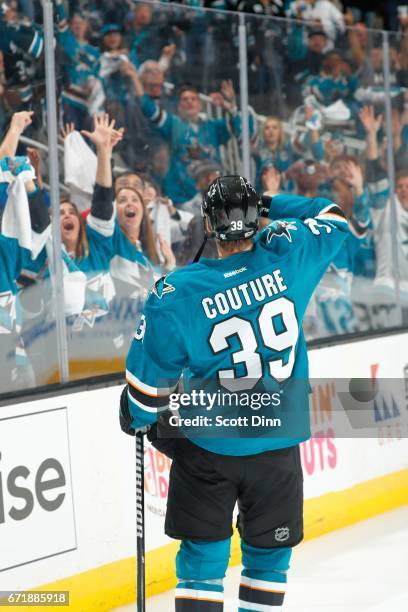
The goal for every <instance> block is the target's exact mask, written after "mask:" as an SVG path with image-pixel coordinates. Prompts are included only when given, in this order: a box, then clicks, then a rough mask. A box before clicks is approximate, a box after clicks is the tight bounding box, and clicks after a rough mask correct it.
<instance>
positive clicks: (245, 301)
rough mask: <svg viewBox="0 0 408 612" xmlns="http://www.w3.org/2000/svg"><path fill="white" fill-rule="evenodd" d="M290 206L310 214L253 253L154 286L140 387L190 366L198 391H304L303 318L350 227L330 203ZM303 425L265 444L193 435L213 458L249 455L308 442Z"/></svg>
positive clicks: (277, 223) (277, 225) (271, 231)
mask: <svg viewBox="0 0 408 612" xmlns="http://www.w3.org/2000/svg"><path fill="white" fill-rule="evenodd" d="M311 202H314V206H313V207H312V206H310V203H311ZM286 203H287V201H286V200H285V198H282V199H281V200H280V204H281V209H282V211H283V212H291V210H293V212H294V213H296V214H299V216H300V213H301V211H302V210H303V209H304V208H305V205H306V204H308V206H309V207H310V211H309V208H308V207H307V206H306V210H307V212H310V213H311V215H313V217H312V216H311V218H307V215H306V214H303V213H302V214H303V220H302V218H300V219H299V218H293V217H292V218H290V216H289V215H288V216H287V218H286V219H285V220H284V221H282V220H274V221H272V222H271V223H270V224H269V225H268V226H267V227H266V228H265V229H263V230H262V231H261V232H259V233H258V235H257V236H256V237H255V240H254V244H253V247H252V249H250V250H247V251H242V252H238V253H235V254H233V255H230V256H228V257H224V258H221V259H217V260H208V259H202V260H201V261H200V262H199V263H197V264H193V265H191V266H188V267H186V268H183V269H181V270H178V271H176V272H174V273H171V274H169V275H168V276H167V277H165V278H164V279H161V280H160V281H159V282H158V283H156V286H155V289H154V291H153V292H152V294H151V296H150V297H149V299H148V301H147V304H146V308H145V317H146V321H147V325H146V326H145V330H144V332H143V335H144V334H145V337H144V344H145V347H144V351H142V352H140V351H138V350H136V352H135V354H134V355H133V356H132V351H131V353H130V361H129V366H130V368H134V369H135V371H136V372H138V373H139V377H138V379H139V382H140V380H142V381H146V380H147V379H149V380H151V381H153V380H154V377H156V381H157V378H158V377H161V378H162V380H163V379H166V380H168V381H171V382H170V383H169V384H166V385H164V383H163V384H162V385H158V384H157V382H156V383H155V385H154V386H155V388H156V387H159V388H162V387H163V386H164V387H166V388H172V386H173V385H172V383H174V381H177V380H178V378H179V377H180V375H181V373H182V371H184V372H185V371H186V369H187V371H188V377H189V381H190V382H191V381H192V383H191V384H192V385H193V387H194V381H199V382H198V383H197V384H196V385H195V388H199V387H200V386H202V387H205V388H208V386H209V387H212V388H213V389H214V387H216V386H218V388H219V389H221V390H223V389H224V390H226V391H230V392H243V391H245V390H248V391H249V390H258V389H259V388H266V389H273V388H276V387H278V388H279V389H281V388H282V387H283V386H285V384H286V383H288V382H293V381H294V380H295V381H300V385H301V387H302V389H303V390H304V389H305V388H306V386H305V384H304V383H306V382H307V379H308V365H307V354H306V345H305V341H304V337H303V333H302V328H301V324H302V319H303V315H304V312H305V310H306V307H307V303H308V301H309V299H310V297H311V295H312V293H313V291H314V289H315V287H316V285H317V284H318V282H319V280H320V278H321V277H322V275H323V274H324V271H325V269H326V268H327V265H328V263H329V262H330V260H331V259H332V258H333V256H334V254H335V253H336V252H337V251H338V249H339V247H340V246H341V244H342V243H343V241H344V238H345V235H346V233H345V232H344V230H343V228H341V226H345V227H344V229H345V230H347V223H346V222H345V220H344V217H343V216H342V215H341V211H340V212H339V209H338V207H336V206H335V205H334V204H333V203H332V202H330V201H327V200H322V199H320V200H319V201H314V200H313V201H310V200H307V202H306V204H305V198H300V199H296V198H293V197H292V198H289V200H288V203H289V207H287V206H286ZM287 208H288V210H286V209H287ZM339 228H340V231H339ZM149 328H150V329H151V332H150V333H149ZM147 354H148V355H149V356H148V358H147V357H146V355H147ZM141 356H142V357H143V362H140V357H141ZM136 359H139V363H138V364H136ZM140 377H141V378H140ZM128 380H130V381H131V379H129V377H128ZM285 381H286V383H285ZM133 382H135V384H136V385H137V384H139V383H138V381H137V380H136V381H133ZM302 383H303V384H302ZM131 384H132V383H131ZM149 384H150V383H149ZM292 388H293V387H292ZM293 401H294V402H295V401H297V398H296V400H293ZM287 405H288V404H287ZM218 408H220V406H218ZM186 410H187V409H186ZM186 410H183V414H184V413H185V412H186ZM306 425H307V427H305V426H304V425H303V424H302V426H301V427H300V428H299V431H301V432H302V434H301V435H296V434H293V435H288V430H287V429H286V430H285V434H284V435H283V437H282V436H279V435H278V436H273V437H271V438H269V437H266V438H265V437H262V435H261V432H260V436H259V438H258V439H257V438H256V437H255V436H254V435H253V434H254V430H253V431H252V432H251V435H252V437H251V438H245V439H239V438H238V439H237V438H235V439H234V438H231V439H224V438H223V433H225V429H224V430H222V429H221V430H220V433H219V437H218V438H217V437H216V436H215V437H214V435H213V433H214V432H212V435H211V436H208V437H206V436H205V435H203V436H200V437H199V438H197V439H196V438H194V437H193V436H189V437H191V439H193V441H194V442H196V443H197V444H198V445H200V446H203V447H204V448H207V449H208V450H212V451H214V452H218V453H224V454H244V455H245V454H254V453H259V452H262V451H265V450H271V449H274V448H281V447H284V446H290V445H293V444H296V443H298V442H299V441H301V440H302V439H305V438H307V437H308V423H306ZM204 433H205V432H204ZM187 435H189V434H188V433H187Z"/></svg>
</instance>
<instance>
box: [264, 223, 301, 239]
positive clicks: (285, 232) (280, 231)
mask: <svg viewBox="0 0 408 612" xmlns="http://www.w3.org/2000/svg"><path fill="white" fill-rule="evenodd" d="M267 229H268V237H267V241H268V242H270V241H271V240H272V238H273V237H274V236H278V237H280V236H285V238H287V239H288V240H289V242H292V236H291V235H290V230H297V227H296V225H295V224H294V223H292V222H291V221H273V222H272V223H270V225H268V228H267Z"/></svg>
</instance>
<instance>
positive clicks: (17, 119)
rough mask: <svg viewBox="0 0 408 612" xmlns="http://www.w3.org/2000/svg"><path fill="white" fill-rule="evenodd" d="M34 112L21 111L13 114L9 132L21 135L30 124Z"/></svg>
mask: <svg viewBox="0 0 408 612" xmlns="http://www.w3.org/2000/svg"><path fill="white" fill-rule="evenodd" d="M33 114H34V111H21V112H20V113H14V115H13V116H12V118H11V123H10V130H11V131H12V132H14V133H16V134H19V135H20V134H22V133H23V132H24V130H25V129H26V127H27V126H28V125H30V123H32V121H33V119H32V117H33Z"/></svg>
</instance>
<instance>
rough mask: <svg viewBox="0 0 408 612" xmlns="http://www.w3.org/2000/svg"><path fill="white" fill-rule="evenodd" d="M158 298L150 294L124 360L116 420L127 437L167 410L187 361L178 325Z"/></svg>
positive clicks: (171, 313)
mask: <svg viewBox="0 0 408 612" xmlns="http://www.w3.org/2000/svg"><path fill="white" fill-rule="evenodd" d="M165 282H166V281H165V279H164V283H165ZM158 283H163V279H160V280H159V281H157V283H156V285H157V284H158ZM162 297H163V299H164V301H163V302H162V301H161V300H162ZM162 297H161V298H158V297H157V295H156V294H155V293H154V292H152V293H151V294H150V296H149V298H148V300H147V302H146V305H145V308H144V312H143V315H142V318H141V321H140V325H139V327H138V329H137V330H136V332H135V335H134V338H133V340H132V344H131V347H130V350H129V353H128V356H127V360H126V380H127V386H126V387H125V389H124V391H123V393H122V398H121V408H120V421H121V427H122V429H123V431H125V432H126V433H130V434H131V435H133V433H134V430H135V429H140V428H142V427H146V426H147V425H151V424H152V423H154V422H155V421H157V419H158V417H159V416H160V413H161V412H162V411H163V410H166V408H168V404H169V396H170V394H171V393H172V392H173V391H174V389H175V388H176V386H177V384H178V381H179V379H180V376H181V374H182V371H183V368H184V366H185V364H186V362H187V355H186V352H185V349H184V347H183V342H182V336H181V333H180V329H179V325H178V322H177V320H176V317H175V315H174V312H173V309H172V308H171V306H167V305H166V302H165V300H166V297H165V296H164V295H163V296H162ZM132 430H133V431H132Z"/></svg>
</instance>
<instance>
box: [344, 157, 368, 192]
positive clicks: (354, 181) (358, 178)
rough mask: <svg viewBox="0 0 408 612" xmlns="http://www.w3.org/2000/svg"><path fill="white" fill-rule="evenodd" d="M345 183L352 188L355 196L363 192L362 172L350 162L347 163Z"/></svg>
mask: <svg viewBox="0 0 408 612" xmlns="http://www.w3.org/2000/svg"><path fill="white" fill-rule="evenodd" d="M346 180H347V183H348V184H349V185H350V187H354V189H355V191H356V194H357V195H361V193H362V192H363V190H364V177H363V172H362V170H361V168H360V166H358V165H357V164H355V163H354V162H352V161H349V162H347V179H346Z"/></svg>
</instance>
